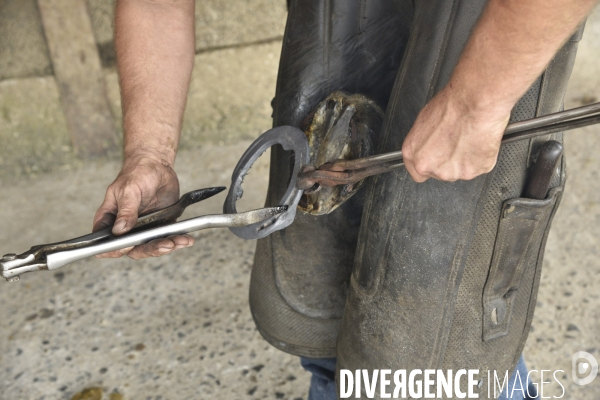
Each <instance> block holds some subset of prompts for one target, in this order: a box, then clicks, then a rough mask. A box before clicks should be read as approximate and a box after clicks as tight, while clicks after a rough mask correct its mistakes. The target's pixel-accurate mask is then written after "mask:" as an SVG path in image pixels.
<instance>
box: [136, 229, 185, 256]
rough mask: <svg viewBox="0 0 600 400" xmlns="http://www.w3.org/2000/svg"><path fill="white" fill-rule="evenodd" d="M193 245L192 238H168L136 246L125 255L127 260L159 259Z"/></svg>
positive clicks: (181, 236) (179, 236)
mask: <svg viewBox="0 0 600 400" xmlns="http://www.w3.org/2000/svg"><path fill="white" fill-rule="evenodd" d="M193 244H194V238H193V237H191V236H189V235H178V236H169V237H168V238H165V239H157V240H153V241H151V242H148V243H146V244H143V245H140V246H136V247H134V248H133V250H131V251H130V252H128V253H127V256H129V258H132V259H134V260H140V259H142V258H147V257H160V256H164V255H165V254H169V253H171V252H173V251H175V250H179V249H183V248H185V247H190V246H192V245H193Z"/></svg>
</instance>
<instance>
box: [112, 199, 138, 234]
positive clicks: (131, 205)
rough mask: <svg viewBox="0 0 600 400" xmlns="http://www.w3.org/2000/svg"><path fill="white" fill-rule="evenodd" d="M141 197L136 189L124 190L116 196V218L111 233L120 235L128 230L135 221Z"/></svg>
mask: <svg viewBox="0 0 600 400" xmlns="http://www.w3.org/2000/svg"><path fill="white" fill-rule="evenodd" d="M141 201H142V198H141V195H140V193H139V192H138V191H134V190H125V191H123V193H122V194H121V195H120V196H118V197H117V218H116V220H115V224H114V225H113V229H112V233H113V234H114V235H122V234H124V233H127V232H129V231H130V230H131V229H132V228H133V227H134V226H135V223H136V222H137V218H138V212H139V210H140V204H141Z"/></svg>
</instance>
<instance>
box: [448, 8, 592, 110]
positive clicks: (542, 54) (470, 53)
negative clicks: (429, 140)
mask: <svg viewBox="0 0 600 400" xmlns="http://www.w3.org/2000/svg"><path fill="white" fill-rule="evenodd" d="M595 3H596V0H490V2H489V4H488V6H487V8H486V10H485V12H484V13H483V15H482V17H481V20H480V21H479V23H478V24H477V26H476V28H475V29H474V32H473V34H472V35H471V39H470V40H469V42H468V44H467V47H466V48H465V50H464V52H463V54H462V55H461V59H460V61H459V63H458V65H457V67H456V69H455V71H454V74H453V76H452V78H451V80H450V83H449V85H448V86H449V89H450V90H456V91H458V93H456V94H457V95H458V96H462V97H463V98H464V99H465V100H466V104H469V105H470V106H472V107H476V108H477V109H478V110H475V111H481V112H485V111H486V110H495V109H496V110H497V109H502V110H510V109H511V108H512V107H513V105H514V104H515V103H516V102H517V100H518V99H519V98H520V97H521V96H522V95H523V94H524V93H525V91H526V90H527V89H528V88H529V86H530V85H531V84H532V83H533V81H535V79H536V78H537V77H538V76H539V75H540V74H541V72H542V71H543V70H544V68H545V67H546V65H547V64H548V62H549V61H550V60H551V59H552V57H553V56H554V54H555V53H556V52H557V51H558V49H559V48H560V46H561V45H562V44H563V43H564V42H565V41H566V40H567V39H568V38H569V37H570V36H571V35H572V33H573V32H574V31H575V29H576V28H577V26H578V25H579V23H580V22H581V21H582V19H583V18H584V17H585V16H586V15H587V14H588V13H589V12H590V10H591V9H592V7H593V6H594V4H595Z"/></svg>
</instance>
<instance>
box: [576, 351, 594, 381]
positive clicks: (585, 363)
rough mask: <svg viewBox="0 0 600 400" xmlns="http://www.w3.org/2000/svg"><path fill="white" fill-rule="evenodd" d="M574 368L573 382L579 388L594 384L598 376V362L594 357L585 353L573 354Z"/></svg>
mask: <svg viewBox="0 0 600 400" xmlns="http://www.w3.org/2000/svg"><path fill="white" fill-rule="evenodd" d="M572 367H573V368H572V374H573V382H575V383H576V384H577V385H579V386H584V385H587V384H588V383H592V381H593V380H594V379H595V378H596V375H598V361H597V360H596V358H595V357H594V356H593V355H591V354H590V353H587V352H585V351H578V352H577V353H575V354H573V363H572ZM586 375H587V376H586Z"/></svg>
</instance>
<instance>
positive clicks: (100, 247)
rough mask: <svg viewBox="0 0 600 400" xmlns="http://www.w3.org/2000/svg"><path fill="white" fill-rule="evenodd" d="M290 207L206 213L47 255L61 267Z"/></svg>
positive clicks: (261, 218) (245, 222) (268, 215)
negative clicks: (231, 212) (215, 213)
mask: <svg viewBox="0 0 600 400" xmlns="http://www.w3.org/2000/svg"><path fill="white" fill-rule="evenodd" d="M286 208H287V207H271V208H261V209H258V210H253V211H246V212H241V213H237V214H217V215H204V216H201V217H196V218H190V219H187V220H185V221H181V222H176V223H174V224H170V225H165V226H161V227H158V228H154V229H150V230H147V231H141V232H138V233H132V234H127V235H124V236H121V237H117V238H114V239H110V240H107V241H106V242H101V243H98V244H93V245H90V246H87V247H82V248H80V249H75V250H67V251H59V252H57V253H51V254H48V255H46V265H47V268H48V269H49V270H53V269H57V268H60V267H62V266H64V265H67V264H69V263H72V262H74V261H77V260H81V259H83V258H87V257H92V256H95V255H98V254H103V253H107V252H109V251H114V250H120V249H124V248H127V247H131V246H137V245H140V244H144V243H147V242H149V241H151V240H154V239H158V238H164V237H167V236H171V235H182V234H186V233H189V232H193V231H197V230H200V229H209V228H229V227H235V226H245V225H250V224H253V223H257V222H260V221H264V220H265V219H268V218H271V217H274V216H276V215H278V214H281V213H282V212H283V211H285V209H286Z"/></svg>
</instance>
